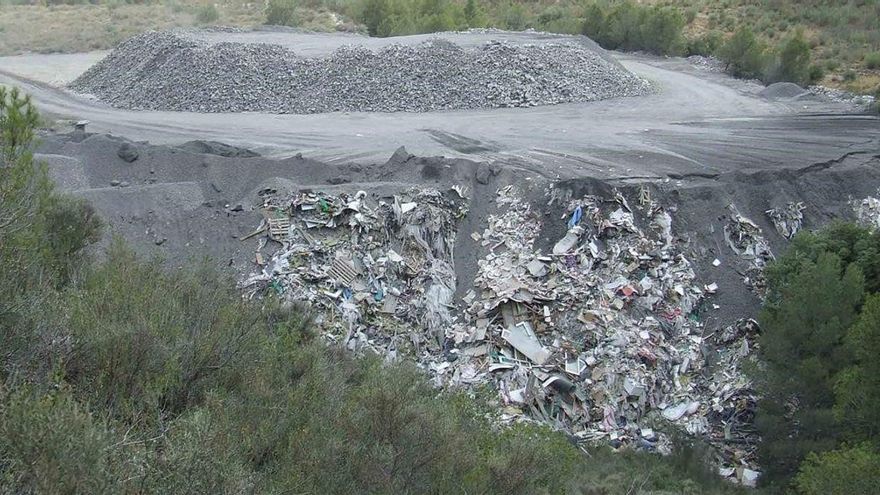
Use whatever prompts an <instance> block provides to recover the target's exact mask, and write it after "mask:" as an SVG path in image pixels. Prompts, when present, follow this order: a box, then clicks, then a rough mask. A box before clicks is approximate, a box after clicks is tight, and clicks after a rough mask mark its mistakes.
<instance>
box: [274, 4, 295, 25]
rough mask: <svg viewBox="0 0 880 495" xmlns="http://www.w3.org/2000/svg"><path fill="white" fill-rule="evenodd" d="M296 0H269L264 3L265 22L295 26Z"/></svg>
mask: <svg viewBox="0 0 880 495" xmlns="http://www.w3.org/2000/svg"><path fill="white" fill-rule="evenodd" d="M296 9H297V0H269V3H268V4H267V5H266V24H269V25H272V26H296V25H298V24H299V18H298V16H297V12H296Z"/></svg>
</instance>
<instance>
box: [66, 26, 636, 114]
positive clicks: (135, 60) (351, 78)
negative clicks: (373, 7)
mask: <svg viewBox="0 0 880 495" xmlns="http://www.w3.org/2000/svg"><path fill="white" fill-rule="evenodd" d="M70 87H71V89H73V90H75V91H78V92H81V93H87V94H91V95H94V96H95V97H97V98H99V99H101V100H103V101H105V102H107V103H109V104H111V105H113V106H115V107H120V108H128V109H143V110H177V111H188V112H246V111H253V112H270V113H322V112H336V111H351V112H399V111H404V112H426V111H431V110H445V109H463V108H497V107H529V106H536V105H552V104H556V103H567V102H582V101H593V100H601V99H606V98H614V97H619V96H638V95H643V94H646V93H649V92H650V91H651V87H650V85H649V84H648V83H647V82H646V81H644V80H642V79H639V78H638V77H636V76H634V75H633V74H631V73H629V72H628V71H626V70H625V69H624V68H623V67H621V66H620V65H618V64H615V63H612V62H609V61H607V60H605V59H603V58H602V57H601V56H600V55H599V54H598V53H596V52H595V51H594V50H591V49H589V48H587V47H584V46H583V45H580V44H577V43H551V44H544V45H520V46H516V45H511V44H504V43H494V42H493V43H487V44H485V45H483V46H481V47H478V48H473V49H462V48H461V47H459V46H457V45H455V44H454V43H451V42H449V41H444V40H440V39H437V40H432V41H428V42H425V43H422V44H420V45H416V46H404V45H390V46H388V47H386V48H384V49H382V50H380V51H378V52H373V51H371V50H369V49H367V48H364V47H357V46H351V47H345V48H341V49H339V50H336V51H335V52H333V53H332V54H330V55H329V56H327V57H324V58H302V57H300V56H298V55H296V54H295V53H294V52H292V51H290V50H287V49H285V48H283V47H280V46H275V45H267V44H242V43H216V44H212V43H207V42H203V41H198V40H194V39H191V38H188V37H187V36H186V35H185V34H184V33H179V32H178V33H175V32H149V33H145V34H142V35H139V36H135V37H134V38H131V39H129V40H128V41H126V42H124V43H122V44H121V45H120V46H119V47H118V48H117V49H116V50H114V51H113V53H111V54H110V55H108V56H107V58H105V59H104V60H102V61H101V62H99V63H98V64H96V65H95V66H94V67H92V68H91V69H89V70H88V71H87V72H86V73H85V74H83V75H82V76H80V77H79V78H78V79H77V80H76V81H74V82H73V83H71V85H70Z"/></svg>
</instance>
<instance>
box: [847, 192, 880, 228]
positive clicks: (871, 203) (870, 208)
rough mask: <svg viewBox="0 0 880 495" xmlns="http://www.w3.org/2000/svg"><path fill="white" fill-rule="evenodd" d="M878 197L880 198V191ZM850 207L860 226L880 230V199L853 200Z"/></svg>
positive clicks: (869, 197)
mask: <svg viewBox="0 0 880 495" xmlns="http://www.w3.org/2000/svg"><path fill="white" fill-rule="evenodd" d="M877 195H878V196H880V190H878V191H877ZM850 206H852V209H853V211H854V212H855V214H856V220H857V221H858V223H859V224H860V225H862V226H865V227H868V228H872V229H880V199H878V198H875V197H873V196H868V197H867V198H865V199H862V200H851V201H850Z"/></svg>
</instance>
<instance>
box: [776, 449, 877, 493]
mask: <svg viewBox="0 0 880 495" xmlns="http://www.w3.org/2000/svg"><path fill="white" fill-rule="evenodd" d="M878 485H880V454H878V453H877V451H876V450H875V449H874V448H873V447H871V446H870V445H867V444H862V445H859V446H857V447H852V448H844V449H840V450H833V451H829V452H824V453H822V454H816V453H812V454H810V455H809V456H807V459H806V461H804V463H803V464H802V465H801V468H800V471H799V472H798V475H797V478H796V479H795V482H794V486H795V488H796V490H797V491H798V493H802V494H804V495H826V494H829V493H841V494H846V493H851V494H856V493H876V491H877V486H878Z"/></svg>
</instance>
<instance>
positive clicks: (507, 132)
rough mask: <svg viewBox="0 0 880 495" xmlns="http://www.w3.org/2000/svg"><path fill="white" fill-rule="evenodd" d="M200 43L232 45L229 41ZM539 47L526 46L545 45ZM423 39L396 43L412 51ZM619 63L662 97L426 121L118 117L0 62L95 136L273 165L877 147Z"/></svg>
mask: <svg viewBox="0 0 880 495" xmlns="http://www.w3.org/2000/svg"><path fill="white" fill-rule="evenodd" d="M205 36H207V37H211V36H213V37H216V38H217V39H218V40H220V39H224V40H225V39H226V38H227V37H228V36H232V35H229V34H223V35H219V34H218V35H205ZM234 36H237V37H238V38H241V39H238V38H236V39H235V41H263V42H265V41H280V42H284V40H294V41H296V43H294V42H293V41H288V42H287V43H288V44H290V45H291V46H299V47H300V48H299V49H300V50H302V51H303V53H304V54H311V55H317V54H320V53H324V52H326V51H328V50H331V49H333V48H335V47H337V46H339V45H340V44H341V43H343V42H345V41H347V40H350V39H360V38H356V37H355V38H352V37H345V36H339V35H308V36H307V35H291V34H289V33H240V34H235V35H234ZM292 36H293V37H292ZM498 36H499V35H484V34H480V35H469V37H468V38H462V36H459V35H456V37H455V39H454V41H455V42H456V43H467V42H471V43H476V42H480V41H483V38H487V39H488V38H491V37H498ZM505 36H507V37H508V38H512V39H515V38H517V36H516V35H510V34H506V35H505ZM538 36H539V35H536V34H524V35H522V36H520V37H524V38H525V39H526V40H530V41H537V40H538V38H536V37H538ZM291 37H292V38H291ZM422 38H425V37H424V36H422V37H406V38H399V39H397V40H398V41H405V42H408V43H413V42H417V41H420V40H422ZM471 38H474V39H471ZM382 42H383V43H387V42H388V41H387V40H386V41H382ZM297 43H298V45H297ZM373 43H378V42H373ZM377 46H378V45H377ZM613 56H614V57H615V58H617V59H618V60H619V61H620V62H621V63H622V64H623V65H624V66H626V67H627V68H628V69H630V70H631V71H632V72H634V73H636V74H637V75H639V76H641V77H644V78H646V79H649V80H651V81H652V82H653V83H654V84H655V86H656V87H657V89H658V91H657V93H656V94H654V95H651V96H646V97H638V98H618V99H613V100H606V101H599V102H591V103H577V104H565V105H555V106H545V107H537V108H529V109H492V110H476V111H445V112H432V113H419V114H406V113H394V114H387V113H331V114H320V115H276V114H258V113H239V114H197V113H182V112H139V111H129V110H119V109H114V108H110V107H108V106H107V105H104V104H102V103H100V102H96V101H92V100H89V99H86V98H83V97H80V96H77V95H73V94H71V93H69V92H67V91H65V90H63V89H59V88H57V87H54V86H51V85H48V84H43V83H40V82H38V79H41V78H42V79H43V80H46V79H47V76H46V74H51V71H49V70H47V68H46V64H47V63H52V61H51V60H52V59H51V58H50V59H48V60H47V59H46V58H45V57H43V58H40V57H37V58H35V59H33V61H32V62H31V61H30V60H29V59H28V58H27V57H7V58H4V59H0V84H14V85H18V86H21V87H23V89H24V90H25V91H27V92H28V93H30V94H32V95H33V96H34V98H35V100H36V101H37V103H38V104H39V106H40V108H41V109H43V110H44V111H48V112H51V113H53V114H58V115H61V116H69V117H72V118H77V119H87V120H89V121H91V122H92V124H91V125H90V127H89V130H91V131H95V132H106V133H112V134H116V135H120V136H124V137H126V138H129V139H134V140H144V141H150V142H153V143H159V144H177V143H181V142H184V141H187V140H191V139H210V140H217V141H222V142H227V143H230V144H237V145H241V146H247V147H250V148H252V149H255V150H257V151H260V152H262V153H264V154H270V155H281V156H290V155H293V154H295V153H302V154H303V155H305V156H307V157H310V158H314V159H317V160H321V161H325V162H332V163H342V162H358V163H364V164H368V163H377V162H383V161H384V160H386V159H387V157H388V156H390V155H391V153H392V152H393V151H394V150H395V149H397V148H398V147H400V146H405V147H406V148H407V150H408V151H410V152H412V153H414V154H417V155H420V156H434V155H444V156H452V157H466V158H471V159H474V160H477V161H483V160H485V161H500V162H504V163H506V164H510V165H516V166H519V167H522V168H526V169H531V170H534V172H535V173H536V174H539V175H542V176H546V177H553V176H555V175H557V174H558V175H561V176H593V177H629V176H635V177H666V176H670V175H672V176H688V175H692V174H697V175H701V176H711V175H714V174H717V173H720V172H724V171H730V170H744V171H747V170H760V169H765V168H775V167H780V166H782V167H795V168H802V167H805V166H810V165H812V164H815V163H822V162H826V161H829V160H835V159H838V158H840V157H841V156H843V155H844V154H846V153H850V152H859V151H866V152H867V151H871V150H874V149H877V147H878V146H877V144H878V142H877V136H878V134H880V122H878V120H877V119H876V118H871V117H865V116H857V115H847V114H845V111H846V110H847V108H846V107H845V106H843V105H840V104H830V103H821V102H815V101H813V102H811V101H798V102H771V101H767V100H764V99H762V98H760V97H758V96H756V93H757V91H758V90H759V89H760V86H758V85H756V84H752V83H748V82H743V81H737V80H733V79H731V78H729V77H726V76H723V75H720V74H715V73H710V72H706V71H701V70H699V69H696V68H694V67H692V66H691V65H690V64H688V63H687V62H686V61H684V60H682V59H661V58H655V57H646V56H633V55H619V54H613ZM74 57H75V56H73V57H71V56H67V57H66V58H65V59H64V60H63V63H64V66H63V76H64V78H69V77H72V76H73V75H75V72H76V71H75V68H76V67H75V66H76V62H75V58H74ZM94 60H95V56H94V55H88V54H84V55H83V62H84V63H83V64H82V67H81V70H85V68H86V67H87V65H88V64H90V63H92V62H94ZM86 62H87V63H86ZM60 67H61V66H60V65H59V68H60ZM13 71H14V73H13ZM58 77H61V76H58ZM58 77H56V79H57V78H58ZM49 80H53V79H49Z"/></svg>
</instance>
